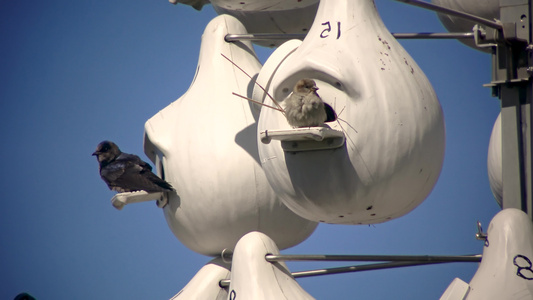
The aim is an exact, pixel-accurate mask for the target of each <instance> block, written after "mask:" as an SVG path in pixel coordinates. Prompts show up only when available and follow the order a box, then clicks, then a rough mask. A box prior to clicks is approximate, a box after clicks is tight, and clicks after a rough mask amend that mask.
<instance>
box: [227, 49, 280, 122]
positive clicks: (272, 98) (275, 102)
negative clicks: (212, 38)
mask: <svg viewBox="0 0 533 300" xmlns="http://www.w3.org/2000/svg"><path fill="white" fill-rule="evenodd" d="M220 55H222V57H224V58H225V59H227V60H228V61H229V62H230V63H231V64H232V65H234V66H235V67H237V69H239V70H241V72H243V73H244V74H245V75H246V76H248V78H250V79H251V80H253V78H252V76H250V75H249V74H248V73H246V71H244V70H243V69H242V68H241V67H239V66H238V65H237V64H236V63H234V62H233V61H232V60H231V59H229V58H228V57H227V56H226V55H224V54H222V53H220ZM254 83H255V84H257V86H258V87H260V88H261V89H262V90H263V92H265V94H266V95H267V96H268V97H269V98H270V99H271V100H272V102H274V104H276V106H277V107H278V108H279V109H281V110H283V108H282V107H281V105H279V103H278V101H276V100H274V97H272V96H270V94H269V93H268V92H267V91H266V90H265V88H264V87H262V86H261V85H260V84H259V83H257V81H255V80H254ZM255 102H257V101H255ZM265 106H268V105H265ZM279 109H278V110H279ZM283 112H285V111H283Z"/></svg>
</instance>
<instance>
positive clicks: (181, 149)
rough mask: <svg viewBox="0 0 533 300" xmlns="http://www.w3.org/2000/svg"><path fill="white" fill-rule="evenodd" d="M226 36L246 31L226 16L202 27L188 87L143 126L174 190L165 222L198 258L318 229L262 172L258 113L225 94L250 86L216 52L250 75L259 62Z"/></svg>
mask: <svg viewBox="0 0 533 300" xmlns="http://www.w3.org/2000/svg"><path fill="white" fill-rule="evenodd" d="M230 32H231V33H237V34H238V33H246V30H245V29H244V27H243V25H242V24H241V23H240V22H239V21H238V20H237V19H235V18H233V17H231V16H227V15H224V16H218V17H216V18H214V19H213V20H212V21H211V22H210V23H209V24H208V25H207V27H206V29H205V31H204V34H203V36H202V45H201V49H200V58H199V61H198V68H197V74H196V76H195V78H194V80H193V82H192V84H191V86H190V87H189V90H188V91H187V92H186V93H185V94H184V95H183V96H181V97H180V98H179V99H178V100H176V101H174V102H173V103H172V104H170V105H169V106H167V107H166V108H164V109H163V110H161V111H160V112H158V113H157V114H156V115H155V116H153V117H152V118H150V119H149V120H148V121H147V122H146V124H145V141H144V147H145V153H146V155H147V156H148V157H149V158H150V159H151V160H152V161H153V162H154V163H155V164H156V165H157V170H158V173H164V175H165V179H167V180H168V181H169V182H171V183H172V185H173V186H174V188H175V189H176V191H177V194H172V195H170V197H169V203H168V205H167V206H165V208H164V214H165V217H166V220H167V223H168V225H169V227H170V229H171V230H172V232H173V233H174V234H175V235H176V237H177V238H178V239H179V240H180V241H181V242H182V243H183V244H184V245H186V246H187V247H188V248H190V249H192V250H193V251H196V252H198V253H201V254H205V255H218V254H220V252H221V251H222V250H223V249H226V248H227V249H230V250H231V249H233V247H234V246H235V244H236V243H237V241H238V240H239V239H240V238H241V237H242V236H243V235H244V234H246V233H248V232H250V231H261V232H264V233H266V234H268V235H269V236H270V237H271V238H272V239H273V240H275V241H276V243H277V245H278V246H279V247H280V248H287V247H291V246H294V245H297V244H298V243H300V242H301V241H303V240H305V239H306V238H307V237H308V236H309V235H310V234H311V233H312V232H313V231H314V229H315V228H316V226H317V224H316V223H314V222H310V221H308V220H305V219H303V218H301V217H299V216H297V215H296V214H294V213H293V212H292V211H290V210H289V209H288V208H287V207H286V206H285V205H283V204H282V203H281V201H280V200H279V198H278V197H277V196H276V194H275V193H274V191H273V190H272V188H271V187H270V185H269V183H268V181H267V179H266V177H265V174H264V172H263V170H262V169H261V165H260V163H259V155H258V149H257V123H256V120H257V118H258V115H257V114H256V113H257V108H255V106H254V104H251V102H249V101H246V100H243V99H241V98H239V97H236V96H234V95H232V93H237V94H239V95H242V96H251V91H252V88H253V86H254V84H253V83H252V82H251V81H250V79H249V78H248V77H247V76H246V75H245V74H244V73H243V72H242V71H241V70H239V69H237V68H236V67H235V66H234V65H233V64H231V63H230V62H229V61H228V60H226V59H225V58H224V57H223V56H222V55H221V54H224V55H225V56H226V57H228V58H230V59H231V60H232V61H233V62H234V63H236V64H237V65H238V66H239V67H240V68H242V69H244V70H245V71H246V72H247V73H248V74H249V75H250V76H252V77H253V76H256V75H257V73H258V72H259V70H260V68H261V64H260V63H259V61H258V60H257V58H256V56H255V52H254V50H253V48H252V46H251V43H249V42H244V43H240V42H239V43H227V42H225V41H224V37H225V36H226V34H228V33H230ZM254 112H255V114H254ZM161 166H162V167H161Z"/></svg>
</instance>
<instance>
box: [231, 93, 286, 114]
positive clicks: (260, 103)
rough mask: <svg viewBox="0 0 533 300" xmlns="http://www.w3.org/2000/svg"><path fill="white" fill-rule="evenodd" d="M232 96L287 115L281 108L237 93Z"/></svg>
mask: <svg viewBox="0 0 533 300" xmlns="http://www.w3.org/2000/svg"><path fill="white" fill-rule="evenodd" d="M232 94H233V95H235V96H237V97H241V98H243V99H246V100H248V101H250V102H253V103H256V104H259V105H262V106H266V107H268V108H272V109H275V110H277V111H281V113H283V114H285V111H284V110H283V109H281V108H277V107H274V106H270V105H267V104H264V103H262V102H259V101H255V100H253V99H250V98H248V97H245V96H242V95H239V94H237V93H235V92H232Z"/></svg>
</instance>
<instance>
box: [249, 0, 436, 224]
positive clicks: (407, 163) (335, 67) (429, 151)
mask: <svg viewBox="0 0 533 300" xmlns="http://www.w3.org/2000/svg"><path fill="white" fill-rule="evenodd" d="M302 78H311V79H313V80H315V82H316V83H317V86H318V88H319V90H318V94H319V95H320V96H321V98H322V99H323V100H324V101H325V102H326V103H328V104H329V105H331V106H332V107H333V109H334V110H335V111H336V113H337V115H338V118H339V120H338V121H335V122H328V123H326V125H327V126H330V127H331V128H332V129H335V130H339V131H342V132H344V135H345V136H346V143H345V145H344V146H343V147H340V148H337V149H333V150H320V151H307V152H297V153H295V154H294V153H288V152H285V151H284V150H283V148H282V145H281V142H280V141H277V140H272V142H271V143H269V144H264V143H262V142H261V141H258V143H259V155H260V158H261V163H262V166H263V170H264V171H265V173H266V175H267V178H268V180H269V182H270V184H271V186H272V187H273V188H274V190H275V191H276V193H277V194H278V195H280V196H281V198H282V199H283V201H284V203H285V204H286V205H287V206H289V207H290V208H291V209H292V210H293V211H295V212H296V213H297V214H299V215H301V216H303V217H305V218H307V219H310V220H313V221H323V222H328V223H344V224H368V223H379V222H385V221H387V220H390V219H393V218H397V217H400V216H402V215H404V214H406V213H408V212H409V211H411V210H412V209H414V208H415V207H416V206H418V205H419V204H420V203H421V202H422V201H423V200H424V199H425V198H426V197H427V195H428V194H429V193H430V191H431V190H432V188H433V186H434V184H435V183H436V181H437V178H438V177H439V174H440V171H441V167H442V162H443V158H444V143H445V133H444V120H443V115H442V110H441V107H440V104H439V102H438V100H437V97H436V95H435V93H434V91H433V88H432V86H431V84H430V83H429V81H428V80H427V78H426V76H425V75H424V74H423V72H422V71H421V70H420V68H419V67H418V66H417V65H416V63H415V62H414V60H413V59H412V58H411V57H410V56H409V54H408V53H407V52H406V51H405V50H404V49H403V48H402V47H401V45H400V44H399V43H398V42H397V41H396V39H395V38H394V37H392V35H391V34H390V32H389V31H388V30H387V29H386V28H385V26H384V24H383V23H382V21H381V19H380V17H379V15H378V14H377V11H376V8H375V6H374V3H373V1H371V0H362V1H353V0H322V1H320V5H319V9H318V13H317V16H316V18H315V20H314V23H313V26H312V28H311V29H310V31H309V34H308V35H307V37H306V38H305V40H304V41H303V43H301V42H299V41H289V42H287V43H286V44H283V45H282V46H280V47H279V48H278V49H277V50H276V51H275V52H274V53H273V54H272V55H271V56H270V57H269V59H268V60H267V62H266V63H265V65H264V66H263V68H262V69H261V72H260V74H259V77H258V82H259V83H260V84H261V85H262V86H263V87H265V88H266V89H267V90H268V91H269V93H270V94H271V95H272V96H273V97H274V99H276V100H278V101H282V100H283V99H285V98H286V97H287V96H288V95H289V94H290V92H291V91H292V89H293V86H294V85H295V83H296V82H297V81H298V80H300V79H302ZM253 99H254V100H256V101H264V102H265V104H268V105H274V104H273V103H272V101H271V100H270V99H269V98H268V97H267V96H266V95H265V93H264V92H263V91H262V90H261V89H260V88H257V87H255V88H254V93H253ZM258 127H259V131H258V133H259V134H260V133H261V132H265V131H267V130H268V131H271V130H285V129H290V128H291V127H290V126H289V124H288V123H287V121H286V119H285V117H284V116H283V115H282V114H281V113H280V112H279V111H275V110H273V109H269V108H265V107H263V108H262V110H261V115H260V118H259V124H258Z"/></svg>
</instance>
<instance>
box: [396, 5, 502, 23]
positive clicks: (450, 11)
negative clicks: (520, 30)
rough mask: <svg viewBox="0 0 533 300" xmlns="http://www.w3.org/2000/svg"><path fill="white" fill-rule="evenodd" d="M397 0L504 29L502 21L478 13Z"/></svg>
mask: <svg viewBox="0 0 533 300" xmlns="http://www.w3.org/2000/svg"><path fill="white" fill-rule="evenodd" d="M396 1H398V2H403V3H406V4H410V5H414V6H418V7H422V8H425V9H429V10H432V11H436V12H440V13H443V14H447V15H451V16H456V17H459V18H463V19H467V20H471V21H474V22H476V23H479V24H483V25H485V26H488V27H492V28H495V29H502V28H503V27H502V24H501V23H500V22H498V21H496V22H495V21H491V20H488V19H485V18H481V17H478V16H476V15H472V14H469V13H465V12H462V11H458V10H454V9H450V8H446V7H442V6H439V5H435V4H432V3H429V2H424V1H419V0H396Z"/></svg>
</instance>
